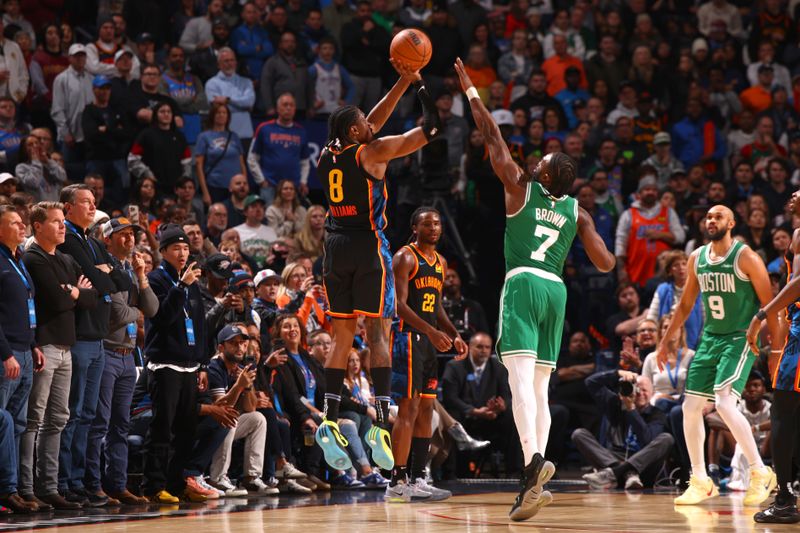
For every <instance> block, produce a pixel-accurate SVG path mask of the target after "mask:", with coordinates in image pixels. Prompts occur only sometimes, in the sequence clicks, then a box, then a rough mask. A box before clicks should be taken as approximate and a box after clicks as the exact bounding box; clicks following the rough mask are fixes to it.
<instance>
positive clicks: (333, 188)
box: [317, 144, 386, 233]
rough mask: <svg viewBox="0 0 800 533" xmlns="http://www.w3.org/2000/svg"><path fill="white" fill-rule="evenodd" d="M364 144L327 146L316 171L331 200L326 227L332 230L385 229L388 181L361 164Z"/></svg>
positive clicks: (337, 231)
mask: <svg viewBox="0 0 800 533" xmlns="http://www.w3.org/2000/svg"><path fill="white" fill-rule="evenodd" d="M364 146H365V145H363V144H351V145H349V146H346V147H345V148H343V149H342V150H341V151H336V150H334V149H333V148H329V147H326V148H324V149H323V150H322V154H321V155H320V158H319V162H318V163H317V174H318V176H319V181H320V183H322V189H323V191H324V192H325V198H326V199H327V200H328V206H329V207H328V216H327V218H326V221H325V229H326V230H327V231H328V232H331V233H347V232H352V231H382V230H383V229H385V228H386V184H385V182H384V180H379V179H376V178H374V177H373V176H371V175H370V174H369V173H368V172H367V171H366V170H364V168H363V167H362V166H361V161H360V156H361V151H362V149H363V148H364Z"/></svg>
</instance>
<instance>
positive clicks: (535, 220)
mask: <svg viewBox="0 0 800 533" xmlns="http://www.w3.org/2000/svg"><path fill="white" fill-rule="evenodd" d="M455 69H456V72H457V73H458V77H459V79H460V81H461V88H462V89H463V91H464V92H465V93H466V95H467V97H468V98H469V104H470V107H471V108H472V115H473V117H474V118H475V124H476V125H477V126H478V129H479V130H480V131H481V133H482V134H483V136H484V138H485V139H486V145H487V146H488V148H489V158H490V159H491V162H492V169H493V170H494V172H495V174H497V177H499V178H500V181H502V182H503V188H504V190H505V204H506V217H507V218H506V233H505V242H504V252H505V258H506V278H505V284H504V287H503V292H502V295H501V297H500V325H499V330H500V335H499V337H498V339H497V355H498V356H499V357H500V359H501V360H502V362H503V364H505V365H506V367H507V368H508V379H509V385H510V387H511V395H512V405H511V407H512V412H513V414H514V422H515V423H516V425H517V431H518V433H519V438H520V442H521V444H522V452H523V455H524V459H525V465H526V466H525V468H524V470H523V472H522V480H521V487H520V492H519V495H518V496H517V499H516V501H515V502H514V505H513V506H512V507H511V512H510V513H509V517H510V518H511V519H512V520H515V521H519V520H526V519H528V518H530V517H532V516H534V515H535V514H536V513H537V512H539V509H541V508H542V507H543V506H545V505H547V504H549V503H550V502H551V501H552V499H553V497H552V495H551V494H550V492H548V491H542V487H543V486H544V484H545V483H547V481H549V480H550V478H551V477H552V476H553V474H554V473H555V466H554V465H553V463H551V462H550V461H547V460H545V458H544V457H543V454H544V453H545V449H546V448H547V437H548V434H549V432H550V410H549V409H550V408H549V405H548V397H547V388H548V385H549V382H550V373H551V372H552V371H553V370H555V368H556V359H557V357H558V352H559V349H560V347H561V334H562V331H563V329H564V312H565V307H566V300H567V290H566V287H565V286H564V282H563V281H562V279H561V273H562V271H563V269H564V261H565V259H566V257H567V253H568V252H569V249H570V247H571V245H572V241H573V240H574V238H575V236H576V235H577V236H578V237H579V238H580V239H581V241H582V242H583V245H584V246H585V248H586V253H587V255H588V256H589V259H591V261H592V263H594V265H595V266H596V267H597V268H598V269H599V270H600V271H602V272H610V271H611V270H612V269H613V268H614V265H615V263H616V259H615V257H614V254H612V253H611V252H609V251H608V250H607V249H606V246H605V244H604V243H603V239H602V238H601V237H600V235H598V233H597V231H596V230H595V227H594V222H593V221H592V217H591V216H590V215H589V214H588V213H587V212H586V211H585V210H584V209H582V208H581V207H579V206H578V202H577V201H576V200H575V199H574V198H570V197H569V196H567V193H568V192H569V190H570V189H571V187H572V183H573V181H574V180H575V174H576V170H575V162H574V161H573V160H572V159H571V158H570V157H569V156H567V155H565V154H563V153H561V152H555V153H551V154H548V155H546V156H545V157H544V158H543V159H542V160H541V161H540V162H539V164H538V165H537V166H536V169H535V170H534V172H533V175H532V176H530V175H528V174H527V173H526V172H525V171H524V170H523V169H522V168H520V167H519V166H518V165H517V164H516V163H514V161H513V160H512V158H511V153H510V152H509V151H508V146H507V145H506V143H505V141H504V140H503V137H502V136H501V135H500V129H499V128H498V127H497V124H495V122H494V120H493V119H492V115H491V114H490V113H489V111H488V110H487V109H486V107H485V106H484V105H483V102H481V99H480V97H479V96H478V91H477V90H476V89H475V86H474V85H473V83H472V80H471V79H470V78H469V76H468V75H467V73H466V72H465V70H464V65H463V63H462V62H461V60H460V59H458V60H456V64H455Z"/></svg>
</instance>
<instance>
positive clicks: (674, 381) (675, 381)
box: [667, 348, 683, 390]
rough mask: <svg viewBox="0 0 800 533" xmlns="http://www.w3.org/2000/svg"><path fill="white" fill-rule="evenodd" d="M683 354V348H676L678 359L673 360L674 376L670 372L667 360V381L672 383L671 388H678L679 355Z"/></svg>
mask: <svg viewBox="0 0 800 533" xmlns="http://www.w3.org/2000/svg"><path fill="white" fill-rule="evenodd" d="M682 354H683V348H678V360H677V361H676V362H675V376H674V377H673V375H672V372H670V371H669V361H667V377H668V378H669V382H670V383H672V388H673V389H675V390H678V372H680V370H681V355H682Z"/></svg>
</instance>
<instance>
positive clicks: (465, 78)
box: [453, 57, 475, 92]
mask: <svg viewBox="0 0 800 533" xmlns="http://www.w3.org/2000/svg"><path fill="white" fill-rule="evenodd" d="M453 66H454V67H455V69H456V74H458V81H460V82H461V90H462V91H464V92H467V89H469V88H470V87H474V86H475V84H473V83H472V79H470V77H469V74H467V71H466V70H464V63H462V62H461V58H460V57H457V58H456V63H455V65H453Z"/></svg>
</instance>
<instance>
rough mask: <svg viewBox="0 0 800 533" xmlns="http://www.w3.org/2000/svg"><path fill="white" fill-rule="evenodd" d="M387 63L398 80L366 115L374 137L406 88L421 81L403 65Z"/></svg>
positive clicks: (415, 73) (416, 73)
mask: <svg viewBox="0 0 800 533" xmlns="http://www.w3.org/2000/svg"><path fill="white" fill-rule="evenodd" d="M389 61H391V62H392V65H393V66H394V68H395V69H396V70H397V72H398V74H400V79H399V80H397V83H395V84H394V86H393V87H392V88H391V89H389V92H388V93H386V95H385V96H384V97H383V98H381V100H380V102H378V103H377V104H375V107H373V108H372V111H370V112H369V115H367V122H368V123H369V124H370V125H371V126H372V133H374V134H376V135H377V133H378V132H379V131H380V130H381V128H383V125H384V124H386V121H387V120H389V117H390V116H392V113H393V112H394V108H395V107H397V102H399V101H400V98H402V96H403V95H404V94H405V93H406V90H407V89H408V86H409V85H411V84H412V83H413V82H415V81H419V80H421V79H422V77H421V76H420V75H419V72H413V71H410V70H408V69H407V68H406V67H405V66H404V65H402V64H400V63H398V62H396V61H395V60H394V59H389ZM412 151H413V150H412Z"/></svg>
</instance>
